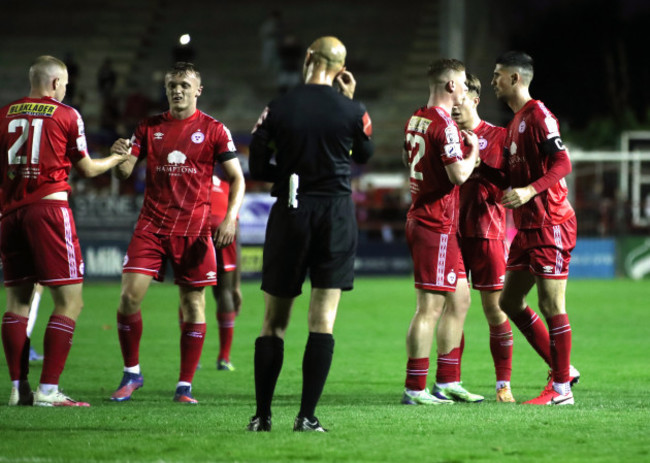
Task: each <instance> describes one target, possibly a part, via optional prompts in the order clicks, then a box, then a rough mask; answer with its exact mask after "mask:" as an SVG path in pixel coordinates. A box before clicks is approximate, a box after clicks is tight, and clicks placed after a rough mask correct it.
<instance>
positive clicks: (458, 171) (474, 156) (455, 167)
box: [445, 130, 479, 185]
mask: <svg viewBox="0 0 650 463" xmlns="http://www.w3.org/2000/svg"><path fill="white" fill-rule="evenodd" d="M460 134H461V136H462V137H463V141H464V142H465V146H467V147H468V148H469V153H468V154H467V156H465V157H464V158H463V159H459V160H458V161H456V162H453V163H451V164H447V165H446V166H445V170H446V171H447V176H448V177H449V180H450V181H451V183H453V184H454V185H462V184H463V183H465V180H467V179H468V178H469V176H470V175H472V172H473V171H474V167H475V166H476V163H477V160H478V152H479V149H478V137H477V136H476V134H475V133H474V132H472V131H468V130H461V132H460ZM447 150H450V152H447V153H446V154H447V155H453V154H454V153H453V151H455V150H458V151H460V144H455V145H453V146H452V145H451V144H448V145H445V151H447ZM461 156H462V153H461Z"/></svg>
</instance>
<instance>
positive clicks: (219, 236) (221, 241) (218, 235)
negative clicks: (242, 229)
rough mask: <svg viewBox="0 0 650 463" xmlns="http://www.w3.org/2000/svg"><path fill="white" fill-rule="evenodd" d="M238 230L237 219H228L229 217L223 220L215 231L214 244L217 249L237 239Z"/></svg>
mask: <svg viewBox="0 0 650 463" xmlns="http://www.w3.org/2000/svg"><path fill="white" fill-rule="evenodd" d="M236 231H237V221H235V220H228V219H227V218H226V219H224V220H223V222H221V223H220V224H219V226H218V227H217V229H216V230H215V231H214V236H213V237H212V239H213V240H214V245H215V246H216V247H217V249H222V248H225V247H226V246H228V245H229V244H231V243H232V242H233V241H234V239H235V233H236Z"/></svg>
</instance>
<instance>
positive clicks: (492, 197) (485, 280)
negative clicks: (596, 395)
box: [451, 74, 515, 402]
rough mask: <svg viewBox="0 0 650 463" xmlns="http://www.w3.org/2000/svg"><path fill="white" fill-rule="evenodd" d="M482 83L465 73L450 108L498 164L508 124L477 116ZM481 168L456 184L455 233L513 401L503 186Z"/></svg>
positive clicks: (499, 379) (499, 384) (501, 388)
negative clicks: (460, 94)
mask: <svg viewBox="0 0 650 463" xmlns="http://www.w3.org/2000/svg"><path fill="white" fill-rule="evenodd" d="M480 97H481V82H480V80H479V79H478V77H476V76H474V75H472V74H467V98H465V101H464V102H463V103H462V104H460V105H457V106H454V109H453V110H452V112H451V116H452V117H453V119H454V121H456V123H457V124H458V127H459V128H460V129H463V130H471V131H473V132H474V133H475V134H476V136H477V137H478V147H479V157H480V158H481V162H482V163H484V164H488V165H490V166H492V167H494V168H497V169H500V168H502V164H503V142H504V140H505V137H506V129H504V128H503V127H496V126H494V125H492V124H490V123H489V122H486V121H484V120H481V118H480V116H479V115H478V111H477V108H478V105H479V102H480V99H481V98H480ZM479 172H480V171H479V169H475V170H474V172H473V173H472V175H470V177H469V178H468V179H467V181H466V182H465V183H463V184H462V185H461V187H460V215H459V226H458V232H459V233H458V235H459V240H460V248H461V252H462V255H463V262H464V263H465V269H466V270H467V272H468V273H469V275H471V281H472V286H473V287H474V289H477V290H479V291H480V292H481V304H482V305H483V312H484V313H485V318H486V319H487V322H488V325H489V327H490V352H491V353H492V359H493V361H494V369H495V372H496V398H497V402H514V401H515V399H514V397H513V396H512V391H511V389H510V375H511V373H512V329H511V328H510V322H509V321H508V317H507V315H506V314H505V313H504V312H503V311H502V310H501V308H500V307H499V296H500V295H501V289H502V288H503V281H504V278H505V273H506V258H507V255H508V251H507V243H506V213H505V208H504V207H503V205H501V197H502V196H503V193H502V191H501V190H500V189H499V188H498V187H496V186H495V185H494V184H493V183H491V182H489V181H488V180H487V179H485V178H484V177H482V176H481V175H480V173H479Z"/></svg>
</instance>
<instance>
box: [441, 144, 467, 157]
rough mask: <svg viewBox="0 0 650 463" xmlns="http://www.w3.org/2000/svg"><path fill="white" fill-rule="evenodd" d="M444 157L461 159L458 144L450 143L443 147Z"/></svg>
mask: <svg viewBox="0 0 650 463" xmlns="http://www.w3.org/2000/svg"><path fill="white" fill-rule="evenodd" d="M445 156H446V157H448V158H462V157H463V150H461V149H460V144H458V143H451V144H447V145H445Z"/></svg>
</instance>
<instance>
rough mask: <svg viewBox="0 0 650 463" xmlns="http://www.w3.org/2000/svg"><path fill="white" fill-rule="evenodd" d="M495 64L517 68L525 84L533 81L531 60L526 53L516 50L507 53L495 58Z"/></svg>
mask: <svg viewBox="0 0 650 463" xmlns="http://www.w3.org/2000/svg"><path fill="white" fill-rule="evenodd" d="M496 64H500V65H501V66H503V67H509V68H517V70H518V71H519V73H520V74H521V75H522V77H523V78H524V80H525V82H526V84H530V81H531V80H533V74H534V73H535V71H534V67H533V58H532V57H531V56H530V55H529V54H528V53H524V52H523V51H516V50H511V51H507V52H505V53H504V54H502V55H501V56H499V57H498V58H497V61H496Z"/></svg>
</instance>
